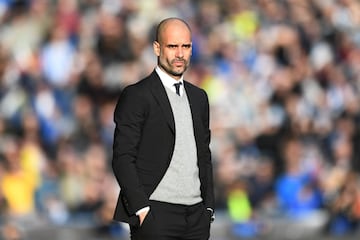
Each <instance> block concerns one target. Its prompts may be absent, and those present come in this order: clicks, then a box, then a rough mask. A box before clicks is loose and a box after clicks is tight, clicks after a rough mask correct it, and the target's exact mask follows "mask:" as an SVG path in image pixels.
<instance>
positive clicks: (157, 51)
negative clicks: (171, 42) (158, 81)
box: [153, 41, 160, 57]
mask: <svg viewBox="0 0 360 240" xmlns="http://www.w3.org/2000/svg"><path fill="white" fill-rule="evenodd" d="M153 49H154V53H155V54H156V56H158V57H160V43H159V42H157V41H154V42H153Z"/></svg>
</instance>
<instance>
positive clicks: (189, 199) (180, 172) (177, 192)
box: [150, 87, 202, 205]
mask: <svg viewBox="0 0 360 240" xmlns="http://www.w3.org/2000/svg"><path fill="white" fill-rule="evenodd" d="M165 89H166V92H167V95H168V98H169V100H170V104H171V108H172V111H173V114H174V119H175V147H174V153H173V156H172V159H171V162H170V165H169V168H168V169H167V171H166V173H165V175H164V177H163V178H162V180H161V181H160V183H159V185H158V186H157V187H156V189H155V191H154V192H153V193H152V194H151V196H150V199H151V200H156V201H162V202H168V203H174V204H184V205H192V204H196V203H199V202H201V201H202V198H201V196H200V195H201V192H200V179H199V168H198V165H197V153H196V143H195V137H194V129H193V122H192V116H191V110H190V106H189V102H188V98H187V95H186V92H184V94H183V96H181V97H180V96H178V95H176V93H174V92H172V91H171V90H170V89H168V88H167V87H165Z"/></svg>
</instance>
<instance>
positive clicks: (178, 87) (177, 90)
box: [174, 82, 181, 96]
mask: <svg viewBox="0 0 360 240" xmlns="http://www.w3.org/2000/svg"><path fill="white" fill-rule="evenodd" d="M180 85H181V82H179V83H175V84H174V86H175V89H176V94H177V95H179V96H180Z"/></svg>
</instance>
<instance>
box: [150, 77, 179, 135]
mask: <svg viewBox="0 0 360 240" xmlns="http://www.w3.org/2000/svg"><path fill="white" fill-rule="evenodd" d="M151 78H152V81H151V83H152V85H151V86H152V87H151V92H152V94H153V95H154V98H155V99H156V101H157V102H158V103H159V105H160V107H161V108H162V110H163V113H164V116H165V119H166V121H167V123H168V125H169V127H170V129H171V130H172V132H173V133H175V121H174V116H173V112H172V109H171V105H170V102H169V98H168V96H167V94H166V91H165V88H164V86H163V84H162V83H161V80H160V78H159V76H158V75H157V74H156V72H155V71H153V73H152V74H151Z"/></svg>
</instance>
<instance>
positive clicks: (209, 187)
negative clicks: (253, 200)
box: [112, 71, 214, 224]
mask: <svg viewBox="0 0 360 240" xmlns="http://www.w3.org/2000/svg"><path fill="white" fill-rule="evenodd" d="M184 87H185V90H186V93H187V96H188V99H189V103H190V108H191V113H192V119H193V126H194V135H195V141H196V146H197V157H198V167H199V177H200V183H201V187H200V190H201V197H202V199H203V201H204V204H205V206H206V207H209V208H212V209H214V194H213V174H212V163H211V154H210V149H209V143H210V129H209V103H208V98H207V95H206V93H205V91H204V90H202V89H200V88H198V87H196V86H194V85H192V84H190V83H188V82H186V81H184ZM114 121H115V124H116V127H115V133H114V145H113V160H112V167H113V171H114V174H115V177H116V179H117V181H118V183H119V185H120V188H121V191H120V196H119V200H118V203H117V206H116V209H115V214H114V220H116V221H123V222H128V223H130V224H131V223H133V222H137V221H138V218H137V216H136V215H135V213H136V211H137V210H139V209H141V208H143V207H145V206H149V205H150V203H149V197H150V195H151V193H152V192H153V191H154V190H155V188H156V186H157V185H158V184H159V182H160V180H161V179H162V177H163V176H164V174H165V172H166V170H167V168H168V166H169V164H170V161H171V158H172V154H173V150H174V144H175V134H176V132H175V123H174V117H173V113H172V110H171V106H170V102H169V100H168V97H167V94H166V91H165V88H164V86H163V84H162V83H161V80H160V78H159V76H158V75H157V73H156V72H155V71H153V72H152V74H151V75H150V76H148V77H146V78H145V79H143V80H141V81H139V82H137V83H136V84H133V85H130V86H128V87H126V88H125V89H124V90H123V91H122V93H121V95H120V97H119V100H118V103H117V105H116V108H115V113H114Z"/></svg>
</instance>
